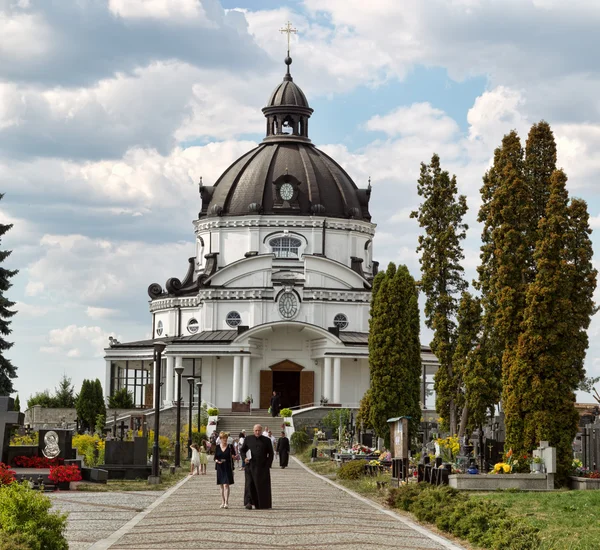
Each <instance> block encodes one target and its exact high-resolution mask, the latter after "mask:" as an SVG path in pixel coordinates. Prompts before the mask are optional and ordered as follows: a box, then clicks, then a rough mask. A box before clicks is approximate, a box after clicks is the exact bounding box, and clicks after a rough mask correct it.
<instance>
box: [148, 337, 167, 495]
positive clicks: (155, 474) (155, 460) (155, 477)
mask: <svg viewBox="0 0 600 550" xmlns="http://www.w3.org/2000/svg"><path fill="white" fill-rule="evenodd" d="M165 348H166V345H165V344H163V343H156V344H154V443H153V444H152V475H151V476H150V477H149V478H148V483H150V484H152V485H154V484H158V483H160V469H159V464H160V447H159V445H158V433H159V431H160V369H161V363H162V352H163V351H164V349H165Z"/></svg>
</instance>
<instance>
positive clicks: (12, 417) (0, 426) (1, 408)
mask: <svg viewBox="0 0 600 550" xmlns="http://www.w3.org/2000/svg"><path fill="white" fill-rule="evenodd" d="M14 404H15V400H14V399H13V398H12V397H0V462H4V464H7V463H8V462H7V461H8V458H7V457H8V447H9V445H10V430H11V429H12V428H14V427H15V426H22V425H23V420H24V419H25V415H24V414H23V413H21V412H17V411H15V410H13V409H14Z"/></svg>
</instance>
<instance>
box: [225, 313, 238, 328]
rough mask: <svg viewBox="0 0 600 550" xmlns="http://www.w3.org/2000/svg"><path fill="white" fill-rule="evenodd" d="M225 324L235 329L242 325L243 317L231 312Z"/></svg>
mask: <svg viewBox="0 0 600 550" xmlns="http://www.w3.org/2000/svg"><path fill="white" fill-rule="evenodd" d="M225 322H226V323H227V324H228V325H229V326H230V327H231V328H235V327H237V326H238V325H240V324H241V323H242V316H241V315H240V314H239V313H238V312H237V311H230V312H229V313H228V314H227V317H226V318H225Z"/></svg>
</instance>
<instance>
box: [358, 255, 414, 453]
mask: <svg viewBox="0 0 600 550" xmlns="http://www.w3.org/2000/svg"><path fill="white" fill-rule="evenodd" d="M372 310H373V315H372V317H371V321H370V329H369V366H370V372H371V387H370V391H369V401H370V407H369V416H370V417H369V421H370V424H371V425H372V426H373V427H374V429H375V431H376V433H377V435H378V436H379V437H382V438H383V439H384V440H385V445H386V446H387V447H389V444H390V435H389V426H388V424H387V420H388V418H391V417H395V416H410V417H411V420H410V422H409V432H410V435H411V437H414V436H415V435H416V432H417V429H418V426H419V422H420V419H421V408H420V404H419V398H420V395H419V380H420V375H421V346H420V342H419V308H418V293H417V289H416V284H415V281H414V279H413V278H412V277H411V275H410V273H409V272H408V269H407V267H406V266H403V265H401V266H399V267H398V268H397V269H396V267H395V265H394V264H390V265H389V266H388V269H387V271H386V274H385V277H383V278H381V279H380V284H379V287H378V291H377V293H376V296H375V298H374V300H373V307H372Z"/></svg>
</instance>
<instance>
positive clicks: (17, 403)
mask: <svg viewBox="0 0 600 550" xmlns="http://www.w3.org/2000/svg"><path fill="white" fill-rule="evenodd" d="M13 410H14V411H17V412H21V400H20V399H19V394H17V397H15V403H14V405H13Z"/></svg>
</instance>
